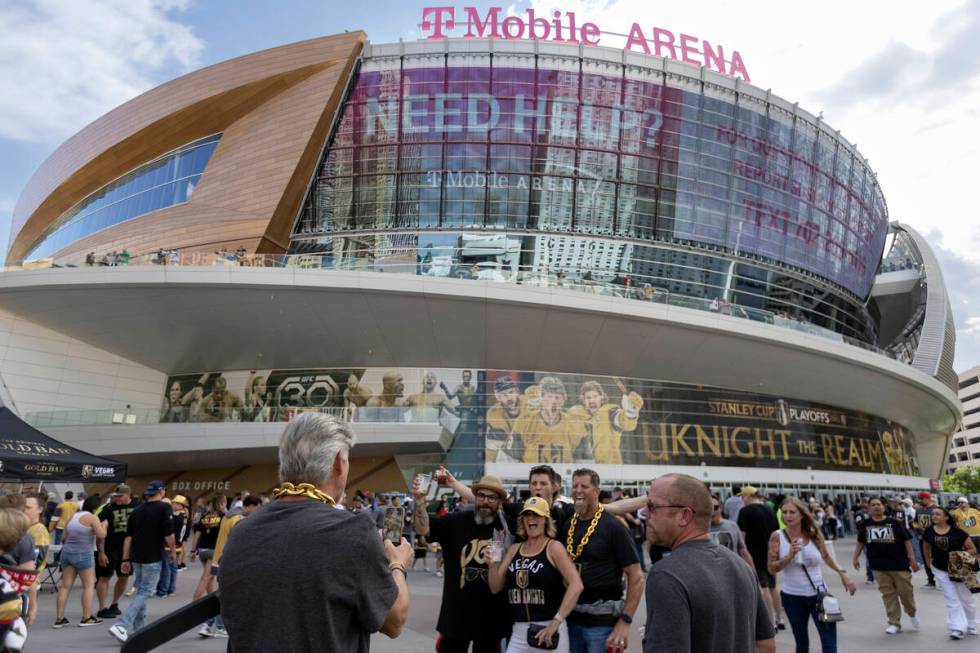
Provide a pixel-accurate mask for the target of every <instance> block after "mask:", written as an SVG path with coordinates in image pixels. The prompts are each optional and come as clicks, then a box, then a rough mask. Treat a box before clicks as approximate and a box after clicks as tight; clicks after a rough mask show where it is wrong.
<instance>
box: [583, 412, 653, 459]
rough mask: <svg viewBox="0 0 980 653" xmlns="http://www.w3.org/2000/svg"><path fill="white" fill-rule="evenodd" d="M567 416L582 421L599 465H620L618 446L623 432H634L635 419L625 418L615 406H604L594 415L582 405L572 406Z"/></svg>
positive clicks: (620, 457) (619, 449) (620, 451)
mask: <svg viewBox="0 0 980 653" xmlns="http://www.w3.org/2000/svg"><path fill="white" fill-rule="evenodd" d="M568 414H569V415H570V416H572V417H575V418H577V419H579V420H581V421H583V422H584V423H585V425H586V429H587V430H588V434H589V437H590V438H591V440H592V455H593V457H594V459H595V462H596V463H598V464H600V465H622V464H623V454H622V449H621V448H620V444H621V442H622V439H623V431H634V430H636V425H637V422H638V421H639V420H638V418H637V417H633V418H630V417H627V415H626V411H624V410H623V409H622V408H620V407H619V406H617V405H616V404H604V405H602V406H600V407H599V409H598V410H597V411H596V412H595V413H590V412H589V410H588V409H587V408H586V407H585V406H582V405H577V406H572V408H571V409H570V410H569V411H568Z"/></svg>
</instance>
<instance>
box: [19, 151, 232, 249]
mask: <svg viewBox="0 0 980 653" xmlns="http://www.w3.org/2000/svg"><path fill="white" fill-rule="evenodd" d="M220 139H221V134H215V135H213V136H208V137H206V138H202V139H200V140H197V141H194V142H193V143H188V144H187V145H184V146H182V147H179V148H177V149H176V150H173V151H172V152H168V153H167V154H165V155H163V156H161V157H159V158H157V159H154V160H153V161H151V162H149V163H146V164H144V165H141V166H140V167H138V168H136V169H135V170H133V171H131V172H129V173H127V174H125V175H123V176H122V177H120V178H119V179H116V180H115V181H113V182H111V183H109V184H107V185H105V186H103V187H102V188H100V189H99V190H97V191H95V192H94V193H92V194H91V195H89V196H88V197H86V198H85V199H84V200H82V201H81V202H79V203H78V204H76V205H75V206H74V207H72V208H71V209H70V210H69V211H67V212H66V213H65V214H64V215H62V216H61V217H60V218H59V219H58V220H56V221H55V222H53V223H52V225H51V227H50V228H49V229H48V230H47V231H46V232H45V234H44V235H43V236H42V237H41V240H40V241H39V242H38V243H37V244H36V245H35V246H34V247H33V248H32V249H31V250H30V251H29V252H28V253H27V255H26V256H25V257H24V258H25V259H38V258H46V257H48V256H51V255H52V254H54V253H55V252H57V251H58V250H60V249H62V248H63V247H66V246H67V245H70V244H71V243H73V242H75V241H77V240H79V239H81V238H84V237H86V236H88V235H90V234H93V233H95V232H97V231H100V230H102V229H105V228H106V227H111V226H112V225H115V224H119V223H120V222H125V221H126V220H131V219H132V218H138V217H139V216H141V215H145V214H147V213H150V212H152V211H156V210H159V209H163V208H166V207H168V206H173V205H175V204H181V203H183V202H186V201H188V200H189V199H190V198H191V195H192V194H193V193H194V188H195V187H196V186H197V183H198V181H199V180H200V179H201V174H202V173H203V172H204V168H205V167H206V166H207V164H208V161H209V160H210V159H211V154H212V153H213V152H214V148H215V147H217V146H218V141H219V140H220Z"/></svg>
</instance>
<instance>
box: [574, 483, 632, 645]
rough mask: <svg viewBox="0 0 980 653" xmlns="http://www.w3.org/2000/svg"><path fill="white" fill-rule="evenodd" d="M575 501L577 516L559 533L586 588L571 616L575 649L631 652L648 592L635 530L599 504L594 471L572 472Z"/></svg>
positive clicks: (575, 514)
mask: <svg viewBox="0 0 980 653" xmlns="http://www.w3.org/2000/svg"><path fill="white" fill-rule="evenodd" d="M572 499H573V501H574V512H573V513H572V516H571V518H570V519H567V520H565V522H564V523H563V524H562V526H561V528H559V529H558V539H559V541H561V542H562V543H563V544H564V545H565V548H566V550H567V551H568V555H569V557H571V559H572V562H574V563H575V566H576V567H578V569H579V573H580V574H581V576H582V582H583V584H584V585H585V589H584V590H583V591H582V594H581V595H580V596H579V599H578V604H577V605H576V606H575V609H574V610H573V611H572V613H571V614H570V615H569V616H568V639H569V645H570V651H571V653H598V652H601V651H606V650H610V649H611V650H614V651H620V652H621V651H625V650H626V648H627V647H628V646H629V634H630V624H632V623H633V614H634V613H635V612H636V608H637V606H638V605H639V604H640V597H641V596H642V594H643V572H642V571H640V561H639V559H638V558H637V556H636V549H635V548H634V547H633V541H632V538H631V537H630V533H629V530H628V529H627V528H625V527H624V526H623V524H622V523H621V522H620V521H619V520H618V519H616V518H615V517H614V516H613V515H612V514H610V513H609V512H608V511H607V510H606V506H604V505H600V504H599V475H598V474H597V473H595V472H594V471H592V470H591V469H577V470H575V471H574V472H573V473H572ZM618 503H625V502H618ZM623 576H626V599H625V601H624V600H623Z"/></svg>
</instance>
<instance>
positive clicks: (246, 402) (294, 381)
mask: <svg viewBox="0 0 980 653" xmlns="http://www.w3.org/2000/svg"><path fill="white" fill-rule="evenodd" d="M239 387H243V388H244V389H245V391H244V392H243V395H242V396H239V395H238V394H237V392H238V388H239ZM230 388H234V389H230ZM185 399H187V401H186V402H185ZM304 411H318V412H330V413H334V414H336V415H338V416H340V417H342V418H343V419H345V420H347V421H350V422H353V423H355V430H356V423H377V422H425V423H432V424H439V425H440V426H441V428H443V429H444V430H445V431H446V432H447V433H448V434H449V435H450V436H451V437H449V438H447V440H448V441H449V442H451V445H450V448H449V451H448V453H447V461H448V462H449V463H450V464H451V466H452V468H453V469H454V470H460V471H464V473H465V474H466V476H465V477H466V478H469V477H471V476H472V475H475V474H477V473H478V472H480V471H481V470H482V468H483V465H484V464H485V463H490V462H497V463H508V462H515V463H530V464H535V463H549V464H578V463H582V464H589V463H594V464H606V465H620V464H626V465H700V464H702V463H704V464H707V465H722V466H736V467H779V468H788V469H801V470H804V469H813V470H837V471H853V472H873V473H890V474H899V475H916V474H918V462H917V460H916V456H915V451H914V447H913V442H912V436H911V434H909V433H908V432H906V431H905V429H904V428H902V427H901V426H900V425H898V424H894V423H892V422H889V421H887V420H884V419H882V418H879V417H875V416H872V415H867V414H863V413H858V412H854V411H846V410H840V409H837V408H833V407H830V406H824V405H820V404H814V403H810V402H806V401H801V400H797V399H790V398H782V397H774V396H767V395H757V394H750V393H743V392H737V391H732V390H723V389H718V388H711V387H705V386H694V385H685V384H677V383H667V382H660V381H650V380H642V379H627V378H617V377H604V376H593V375H588V376H585V375H574V374H547V373H542V372H530V371H521V370H469V369H432V370H420V369H416V368H369V369H356V370H355V369H343V370H335V369H327V370H272V371H263V372H261V373H259V372H255V371H253V372H240V371H239V372H224V373H217V374H215V373H208V374H202V375H185V376H177V377H171V378H170V379H169V380H168V390H167V399H166V400H165V401H164V407H163V411H162V413H161V420H162V421H164V422H166V421H187V420H191V421H194V420H200V421H217V420H221V421H288V420H289V419H290V418H291V417H292V416H294V415H296V414H299V413H300V412H304ZM176 417H180V419H176ZM184 418H186V419H184Z"/></svg>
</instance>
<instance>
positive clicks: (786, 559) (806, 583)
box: [768, 497, 856, 653]
mask: <svg viewBox="0 0 980 653" xmlns="http://www.w3.org/2000/svg"><path fill="white" fill-rule="evenodd" d="M780 509H781V510H782V513H783V521H784V522H785V523H786V528H784V529H781V530H778V531H776V532H774V533H773V534H772V536H771V537H770V538H769V561H768V567H769V573H771V574H773V575H776V574H780V576H781V577H782V578H781V580H780V585H781V587H782V590H781V591H780V596H781V597H782V600H783V611H784V612H785V613H786V618H787V619H789V623H790V627H791V628H792V630H793V638H794V639H795V640H796V653H806V652H807V651H809V650H810V635H809V632H808V628H809V624H808V621H809V620H810V618H811V617H812V618H813V622H814V624H816V626H817V634H818V635H819V636H820V648H821V650H822V651H823V653H837V624H835V623H823V622H821V621H820V619H819V618H818V616H817V608H818V606H817V592H818V590H819V589H825V588H826V585H825V584H824V582H823V575H822V574H821V573H820V561H821V560H823V561H824V562H825V563H826V564H827V566H828V567H830V568H831V569H833V570H834V571H835V572H837V573H838V574H839V575H840V579H841V582H843V583H844V588H845V589H846V590H847V591H848V592H849V593H850V594H854V592H855V590H856V587H855V586H854V582H853V581H852V580H851V579H850V578H848V577H847V572H846V571H844V569H843V568H842V567H841V566H840V565H838V564H837V561H836V560H834V558H833V556H831V555H830V552H829V551H828V550H827V545H826V542H825V541H824V537H823V533H821V532H820V527H819V526H818V525H817V522H816V520H815V519H814V518H813V515H811V514H810V511H809V509H807V507H806V505H805V504H804V503H803V502H802V501H800V500H799V499H797V498H796V497H787V498H786V499H785V500H784V501H783V502H782V504H781V505H780Z"/></svg>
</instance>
